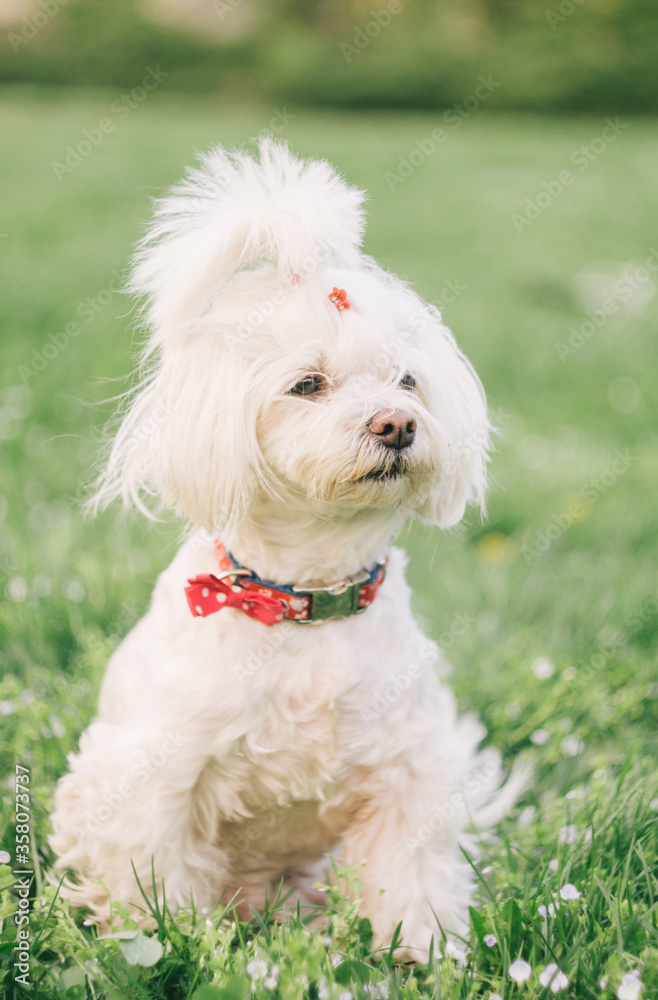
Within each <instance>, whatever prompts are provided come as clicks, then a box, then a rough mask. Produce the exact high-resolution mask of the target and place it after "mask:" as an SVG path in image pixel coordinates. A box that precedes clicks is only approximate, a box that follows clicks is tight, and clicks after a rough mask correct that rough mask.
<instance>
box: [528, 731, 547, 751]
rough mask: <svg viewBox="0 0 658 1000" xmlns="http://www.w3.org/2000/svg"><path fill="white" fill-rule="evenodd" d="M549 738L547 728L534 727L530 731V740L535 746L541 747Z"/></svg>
mask: <svg viewBox="0 0 658 1000" xmlns="http://www.w3.org/2000/svg"><path fill="white" fill-rule="evenodd" d="M550 738H551V734H550V733H549V731H548V729H535V731H534V733H530V742H531V743H534V744H535V746H537V747H543V746H544V745H545V744H546V743H548V741H549V740H550Z"/></svg>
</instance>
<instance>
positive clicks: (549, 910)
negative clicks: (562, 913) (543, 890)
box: [537, 903, 560, 917]
mask: <svg viewBox="0 0 658 1000" xmlns="http://www.w3.org/2000/svg"><path fill="white" fill-rule="evenodd" d="M559 909H560V906H559V904H558V903H549V904H548V907H546V906H543V905H542V906H538V907H537V912H538V913H539V915H540V916H541V917H547V916H549V917H554V916H555V911H556V910H559Z"/></svg>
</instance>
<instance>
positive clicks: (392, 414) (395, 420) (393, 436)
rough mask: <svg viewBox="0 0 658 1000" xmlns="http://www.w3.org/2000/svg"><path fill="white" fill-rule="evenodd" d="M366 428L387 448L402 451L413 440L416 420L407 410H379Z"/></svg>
mask: <svg viewBox="0 0 658 1000" xmlns="http://www.w3.org/2000/svg"><path fill="white" fill-rule="evenodd" d="M368 430H369V431H370V433H371V434H375V435H376V436H377V437H378V438H379V440H380V441H381V442H382V444H385V445H386V447H387V448H395V450H396V451H402V449H403V448H408V447H409V445H410V444H411V443H412V442H413V439H414V437H415V434H416V421H415V420H414V418H413V416H412V414H411V413H409V411H408V410H381V411H380V412H379V413H376V414H375V416H374V417H373V418H372V420H371V421H370V423H369V424H368Z"/></svg>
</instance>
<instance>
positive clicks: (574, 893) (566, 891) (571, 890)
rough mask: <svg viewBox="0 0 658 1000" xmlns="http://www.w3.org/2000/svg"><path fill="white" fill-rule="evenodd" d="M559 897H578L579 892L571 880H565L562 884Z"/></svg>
mask: <svg viewBox="0 0 658 1000" xmlns="http://www.w3.org/2000/svg"><path fill="white" fill-rule="evenodd" d="M560 897H561V898H562V899H580V893H579V892H578V889H576V887H575V885H572V884H571V882H567V883H566V885H563V886H562V888H561V889H560Z"/></svg>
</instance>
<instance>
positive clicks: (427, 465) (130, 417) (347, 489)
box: [97, 139, 489, 532]
mask: <svg viewBox="0 0 658 1000" xmlns="http://www.w3.org/2000/svg"><path fill="white" fill-rule="evenodd" d="M363 200H364V196H363V194H362V192H360V191H357V190H355V189H354V188H350V187H348V186H347V185H346V184H345V183H344V182H343V181H342V180H341V179H340V178H339V176H338V175H337V174H336V173H335V172H334V171H333V169H332V168H331V167H330V166H329V165H328V164H326V163H324V162H318V161H307V162H305V161H300V160H297V159H295V158H294V157H293V156H292V154H291V153H290V151H289V150H288V148H287V147H286V146H284V145H281V144H277V143H275V142H273V141H271V140H268V139H266V140H263V141H261V143H260V158H259V160H258V161H257V160H254V159H252V158H250V157H248V156H246V155H245V154H234V155H229V154H227V153H226V152H224V151H223V150H222V149H217V150H215V151H213V152H212V153H210V154H209V155H208V156H206V157H204V159H203V162H202V167H201V169H199V170H194V171H190V173H189V174H188V176H187V178H186V179H185V181H183V182H182V183H181V184H180V185H178V186H177V187H175V188H174V189H173V190H172V192H171V193H170V194H169V196H168V197H166V198H164V199H163V200H162V201H161V202H159V203H158V207H157V212H156V218H155V222H154V223H153V225H152V228H151V230H150V232H149V234H148V235H147V237H146V239H145V240H144V241H143V243H142V245H141V247H140V249H139V251H138V255H137V259H136V264H135V268H134V272H133V279H132V290H133V291H135V292H137V293H139V294H141V295H146V299H147V311H146V314H145V318H146V322H147V324H148V327H149V344H148V351H149V353H150V356H151V358H152V361H153V366H152V374H151V375H150V376H149V378H148V380H147V381H145V383H144V384H143V385H142V387H141V389H140V391H139V392H138V394H137V396H136V398H135V400H134V401H133V404H132V406H131V408H130V410H129V412H128V413H127V415H126V416H125V419H124V421H123V424H122V426H121V428H120V430H119V433H118V435H117V437H116V439H115V442H114V446H113V450H112V454H111V457H110V462H109V465H108V468H107V471H106V472H105V474H104V476H103V477H102V479H101V483H100V488H99V492H98V495H97V497H98V502H99V503H101V504H102V503H105V502H108V501H109V500H111V499H112V498H113V497H114V496H117V495H123V498H124V500H125V501H126V502H130V501H132V502H135V503H137V504H138V505H139V506H141V507H142V508H143V509H145V505H144V503H143V500H142V499H141V498H142V497H143V496H144V494H147V495H151V496H153V495H157V496H159V497H160V499H161V500H163V501H164V503H165V504H166V505H168V506H171V507H173V508H174V509H175V510H177V511H178V512H179V513H180V514H182V515H184V516H185V517H187V518H188V519H189V520H190V521H192V522H193V523H196V524H200V525H203V526H204V527H206V528H207V529H208V530H209V531H212V532H217V531H225V530H226V529H227V527H228V528H231V527H234V526H235V525H236V524H237V523H239V521H240V520H241V519H242V518H243V517H244V516H245V515H247V514H248V512H249V510H250V508H251V507H252V505H253V504H254V502H255V501H256V500H257V499H260V500H263V498H269V499H270V500H271V501H272V502H274V503H281V504H285V505H287V506H288V507H289V508H293V509H295V508H300V507H301V508H304V509H305V510H307V511H308V510H309V509H310V510H315V511H316V512H317V514H318V516H319V517H323V518H332V517H340V516H345V515H348V514H349V511H350V510H354V509H356V508H359V509H363V508H372V509H375V508H378V509H381V510H382V511H389V512H390V511H396V512H398V513H399V512H404V513H407V512H408V513H413V514H416V515H417V516H419V517H421V518H423V519H424V520H426V521H429V522H431V523H434V524H438V525H440V526H442V527H446V526H449V525H452V524H455V523H457V522H458V521H459V520H460V519H461V517H462V515H463V513H464V509H465V506H466V504H467V502H469V501H471V500H472V501H475V502H477V503H480V504H481V503H482V501H483V497H484V492H485V485H486V475H485V471H486V458H487V449H488V446H489V425H488V421H487V414H486V405H485V401H484V395H483V392H482V388H481V385H480V382H479V380H478V378H477V376H476V375H475V373H474V372H473V369H472V368H471V366H470V364H469V363H468V361H467V360H466V359H465V357H464V356H463V354H461V352H460V351H459V349H458V348H457V346H456V344H455V341H454V339H453V337H452V335H451V334H450V332H449V331H448V330H447V329H446V327H445V326H443V324H442V323H441V318H440V315H439V313H438V311H437V310H436V309H435V308H434V307H432V306H429V305H427V304H426V303H424V302H423V301H422V300H421V299H420V298H419V297H418V296H417V295H416V294H415V293H414V292H413V291H412V290H411V289H410V288H408V287H407V286H406V285H405V284H404V283H403V282H401V281H400V280H399V279H397V278H395V277H393V276H391V275H389V274H387V273H385V272H384V271H383V270H382V269H381V268H379V267H378V266H377V265H376V264H375V263H374V262H373V261H372V260H370V259H369V258H367V257H365V256H364V255H363V254H362V253H361V252H360V243H361V237H362V232H363V222H364V219H363V209H362V204H363Z"/></svg>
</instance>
